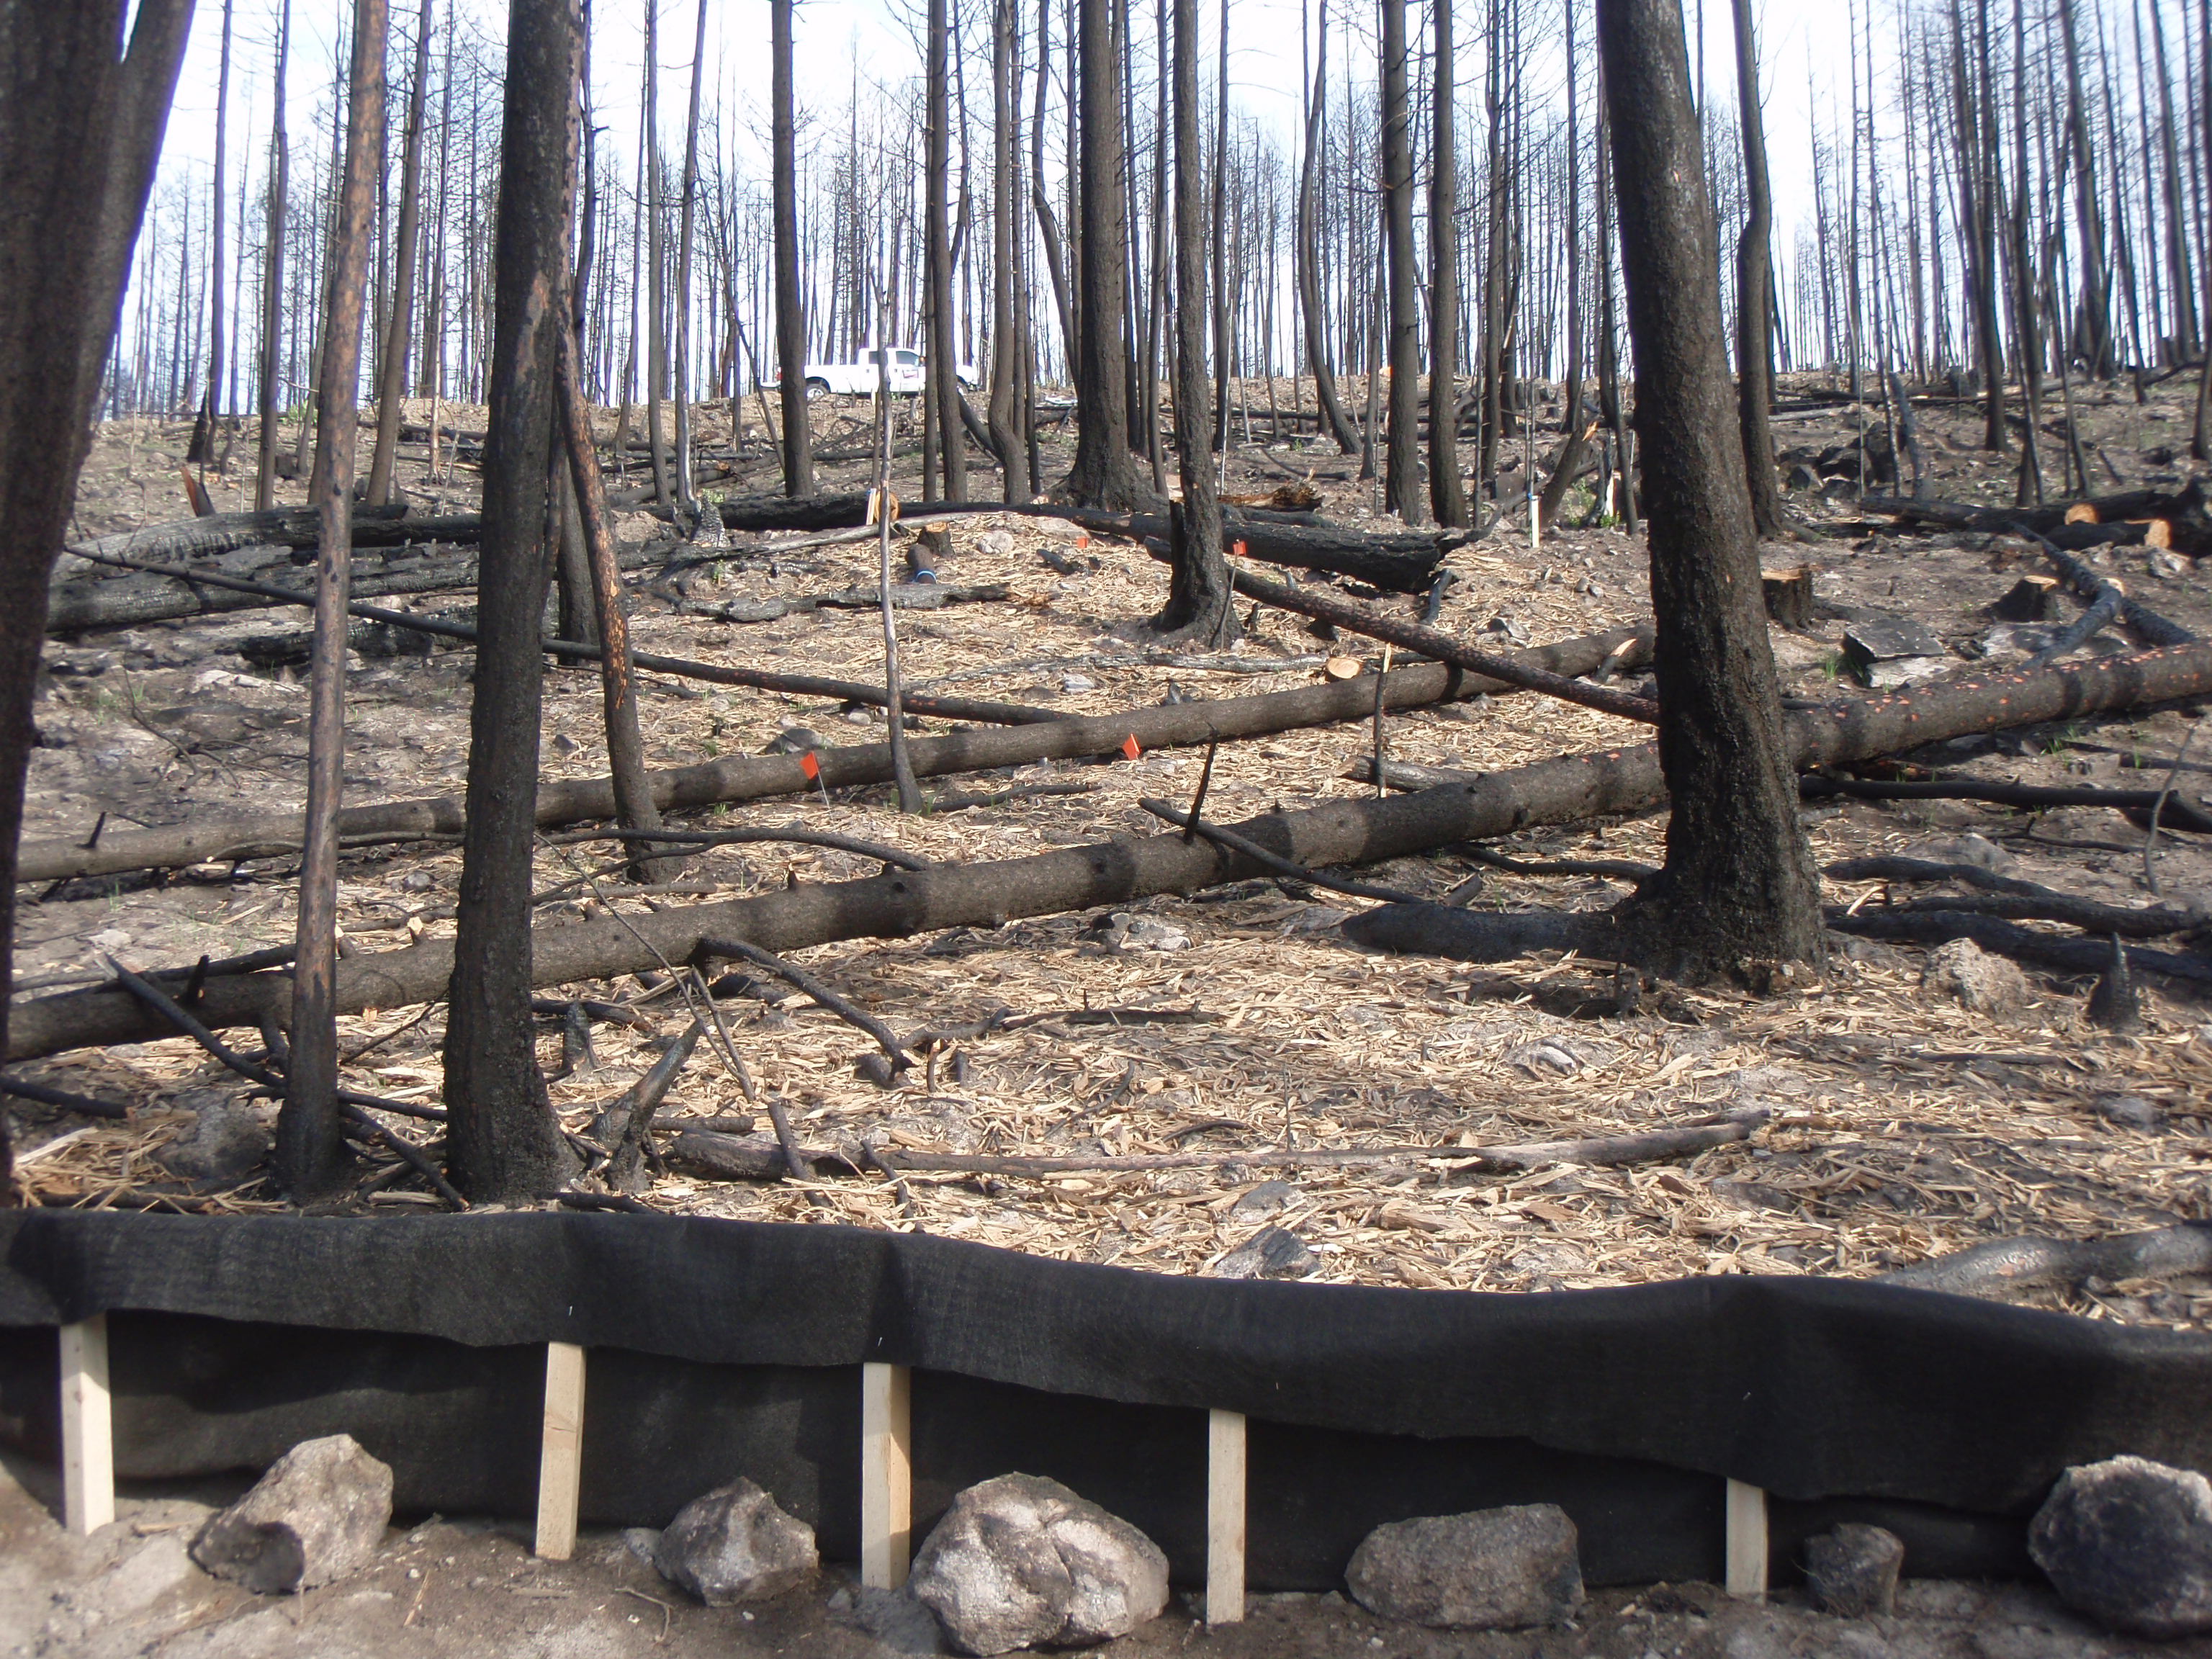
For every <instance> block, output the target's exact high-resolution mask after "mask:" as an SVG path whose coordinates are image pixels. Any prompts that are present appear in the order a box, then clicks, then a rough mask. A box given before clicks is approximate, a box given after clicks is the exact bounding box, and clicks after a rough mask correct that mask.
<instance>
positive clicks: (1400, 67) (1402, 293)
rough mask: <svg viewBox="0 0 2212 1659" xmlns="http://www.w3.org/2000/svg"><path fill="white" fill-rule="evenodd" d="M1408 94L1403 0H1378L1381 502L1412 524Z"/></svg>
mask: <svg viewBox="0 0 2212 1659" xmlns="http://www.w3.org/2000/svg"><path fill="white" fill-rule="evenodd" d="M1412 118H1413V116H1412V111H1411V109H1410V108H1409V107H1408V100H1407V95H1406V0H1383V241H1384V246H1385V250H1386V252H1388V254H1389V306H1390V311H1389V364H1390V408H1389V428H1388V431H1387V435H1386V439H1385V449H1384V454H1383V500H1384V502H1385V504H1386V505H1387V506H1388V507H1389V508H1390V509H1391V510H1392V511H1393V512H1395V513H1397V514H1398V515H1399V516H1400V517H1401V518H1402V519H1404V520H1405V521H1406V522H1407V524H1409V525H1411V524H1425V523H1427V522H1428V517H1429V507H1428V501H1427V500H1426V498H1425V492H1424V490H1423V489H1422V488H1421V441H1420V432H1419V425H1420V418H1421V416H1420V408H1421V402H1420V374H1421V314H1420V307H1419V302H1418V301H1417V300H1416V298H1415V295H1414V292H1413V145H1412V142H1411V135H1410V133H1409V132H1408V131H1407V129H1408V127H1409V126H1410V125H1411V122H1412Z"/></svg>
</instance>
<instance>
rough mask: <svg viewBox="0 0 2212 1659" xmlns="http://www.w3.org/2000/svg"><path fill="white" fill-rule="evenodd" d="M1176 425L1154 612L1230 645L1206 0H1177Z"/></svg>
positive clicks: (1233, 616) (1173, 104) (1169, 629)
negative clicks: (1218, 458)
mask: <svg viewBox="0 0 2212 1659" xmlns="http://www.w3.org/2000/svg"><path fill="white" fill-rule="evenodd" d="M1174 13H1175V21H1174V29H1175V50H1174V68H1173V71H1172V72H1173V76H1174V85H1173V87H1172V88H1171V90H1170V95H1169V99H1168V106H1169V108H1170V110H1172V111H1173V112H1174V114H1173V119H1174V123H1175V219H1176V225H1175V245H1176V267H1175V282H1176V294H1175V318H1176V337H1175V365H1174V367H1175V432H1176V471H1177V473H1178V474H1179V476H1180V477H1181V478H1182V501H1179V502H1176V504H1175V507H1174V511H1173V513H1172V514H1171V516H1170V525H1171V526H1172V528H1171V532H1170V548H1171V550H1172V551H1173V554H1174V561H1175V574H1174V577H1173V579H1172V582H1171V584H1170V587H1169V590H1168V602H1167V605H1166V608H1165V609H1164V610H1163V611H1161V612H1160V613H1159V615H1158V616H1157V617H1153V618H1152V626H1153V627H1154V628H1156V629H1159V630H1160V631H1161V632H1162V633H1165V634H1178V635H1185V636H1187V637H1189V638H1191V639H1193V640H1194V641H1204V642H1205V643H1206V644H1207V645H1209V646H1215V647H1218V646H1224V645H1227V644H1228V643H1229V642H1230V641H1232V640H1233V639H1235V638H1236V637H1237V611H1236V606H1235V598H1236V596H1235V594H1234V593H1233V592H1231V589H1230V585H1229V562H1228V561H1227V560H1226V559H1225V558H1224V557H1223V556H1222V554H1221V503H1220V501H1219V498H1218V496H1217V495H1216V494H1215V491H1214V486H1213V459H1212V454H1211V453H1210V452H1209V448H1208V445H1207V441H1206V440H1207V435H1208V433H1209V431H1210V430H1211V428H1212V422H1211V421H1210V420H1209V419H1208V418H1207V416H1208V414H1209V412H1210V411H1209V410H1207V408H1206V403H1207V387H1206V242H1205V230H1206V186H1205V185H1204V183H1203V182H1202V179H1201V176H1200V157H1199V150H1198V0H1174Z"/></svg>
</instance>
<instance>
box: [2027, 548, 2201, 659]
mask: <svg viewBox="0 0 2212 1659" xmlns="http://www.w3.org/2000/svg"><path fill="white" fill-rule="evenodd" d="M2043 551H2044V556H2045V557H2046V558H2048V559H2049V560H2050V561H2051V568H2053V569H2055V570H2057V572H2058V574H2059V575H2060V576H2061V577H2062V578H2063V579H2064V580H2065V583H2066V585H2067V586H2069V587H2070V588H2072V589H2073V590H2074V591H2075V592H2076V593H2078V594H2080V595H2081V597H2082V598H2083V599H2095V598H2096V597H2097V595H2098V593H2099V592H2100V591H2101V590H2102V589H2103V587H2104V586H2105V578H2104V577H2102V576H2100V575H2099V574H2097V573H2096V572H2095V571H2093V570H2092V569H2091V568H2089V567H2088V566H2087V565H2086V564H2083V563H2082V562H2081V560H2079V559H2077V558H2075V556H2073V555H2072V554H2070V553H2069V552H2067V551H2066V550H2064V549H2063V548H2061V547H2057V546H2055V545H2053V544H2051V543H2050V542H2049V541H2047V540H2046V541H2045V543H2044V547H2043ZM2120 621H2121V622H2122V623H2124V625H2125V626H2126V627H2128V628H2129V629H2131V630H2132V631H2133V632H2134V634H2135V635H2136V637H2137V638H2138V639H2140V640H2142V642H2143V643H2144V644H2146V645H2187V644H2188V643H2189V642H2190V641H2191V640H2193V639H2195V638H2196V637H2197V635H2194V634H2192V633H2191V632H2190V631H2189V630H2188V629H2185V628H2184V627H2183V626H2182V625H2181V624H2180V623H2176V622H2169V621H2167V620H2166V618H2165V617H2161V616H2160V615H2159V614H2158V612H2156V611H2151V610H2148V609H2146V608H2145V607H2144V605H2143V603H2142V601H2141V600H2140V599H2131V598H2128V597H2126V596H2123V597H2122V599H2121V601H2120Z"/></svg>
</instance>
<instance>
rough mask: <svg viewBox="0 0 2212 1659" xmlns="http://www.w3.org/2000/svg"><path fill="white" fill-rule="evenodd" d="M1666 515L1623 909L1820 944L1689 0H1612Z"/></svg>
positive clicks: (1651, 493) (1718, 945)
mask: <svg viewBox="0 0 2212 1659" xmlns="http://www.w3.org/2000/svg"><path fill="white" fill-rule="evenodd" d="M1597 17H1598V46H1599V49H1600V52H1601V54H1602V56H1603V59H1604V64H1605V76H1606V96H1607V101H1608V103H1609V105H1610V106H1611V112H1612V122H1613V161H1614V167H1615V170H1616V172H1617V173H1618V176H1619V179H1620V192H1619V200H1620V234H1621V256H1622V262H1623V264H1624V265H1625V267H1626V276H1627V278H1628V316H1629V329H1630V332H1631V336H1632V338H1633V340H1634V342H1635V347H1636V393H1637V396H1636V420H1637V427H1638V435H1639V437H1640V438H1641V440H1642V444H1643V451H1644V504H1645V511H1646V513H1647V515H1648V518H1649V520H1650V549H1651V602H1652V612H1653V616H1654V617H1655V619H1656V624H1657V628H1656V640H1655V660H1656V669H1657V677H1658V689H1659V706H1660V710H1661V715H1660V724H1659V754H1660V764H1661V767H1662V769H1663V771H1664V772H1665V775H1666V778H1667V787H1668V795H1669V796H1670V798H1671V799H1672V800H1673V801H1674V811H1673V815H1672V817H1670V818H1669V820H1668V829H1667V862H1666V865H1665V866H1664V868H1662V870H1661V872H1659V874H1658V875H1657V876H1656V877H1654V878H1652V879H1651V880H1650V881H1648V882H1646V883H1645V884H1644V885H1643V886H1642V887H1641V888H1639V889H1638V891H1637V892H1636V894H1635V895H1634V896H1632V898H1631V899H1629V900H1628V901H1627V902H1626V904H1625V905H1624V906H1623V907H1622V909H1621V912H1620V920H1621V922H1622V926H1623V927H1624V929H1625V930H1626V933H1627V934H1628V936H1629V937H1630V938H1631V939H1634V940H1636V941H1637V943H1638V946H1639V948H1640V951H1641V954H1642V955H1643V957H1644V959H1645V960H1647V961H1649V962H1651V963H1654V964H1656V965H1661V966H1663V967H1664V968H1666V969H1668V971H1670V972H1677V973H1683V974H1686V975H1692V976H1697V977H1708V976H1712V975H1725V976H1728V977H1730V978H1734V979H1738V980H1741V981H1746V982H1748V983H1752V984H1754V985H1756V984H1759V983H1761V982H1764V981H1771V978H1772V977H1773V975H1774V974H1775V973H1776V972H1777V970H1778V969H1783V968H1784V966H1785V965H1786V964H1790V963H1819V962H1820V960H1821V959H1822V946H1823V934H1822V932H1821V923H1820V890H1819V886H1818V884H1817V883H1816V881H1815V879H1814V872H1813V865H1812V859H1811V855H1810V854H1809V852H1808V849H1807V847H1806V844H1805V839H1804V833H1803V831H1802V829H1800V828H1799V826H1798V822H1797V790H1796V776H1795V768H1794V765H1793V759H1794V757H1793V754H1792V745H1791V744H1790V736H1789V733H1788V732H1787V730H1786V729H1785V727H1784V724H1783V718H1782V694H1781V686H1780V683H1779V681H1778V678H1777V677H1776V674H1775V671H1774V659H1773V655H1772V653H1771V649H1770V648H1769V646H1768V644H1767V632H1766V617H1765V612H1764V611H1763V610H1762V608H1761V603H1760V589H1759V556H1758V547H1757V542H1756V538H1755V536H1754V533H1753V526H1752V520H1751V502H1750V498H1749V495H1748V493H1747V490H1746V489H1745V486H1744V482H1743V448H1742V445H1741V441H1740V440H1739V439H1738V438H1737V436H1736V435H1735V433H1734V432H1732V430H1731V428H1732V427H1733V426H1734V424H1735V423H1734V422H1731V421H1730V420H1729V403H1730V401H1731V398H1730V396H1729V392H1730V388H1729V374H1728V356H1727V351H1726V349H1725V346H1724V344H1723V341H1724V338H1725V336H1724V334H1723V329H1722V325H1721V309H1720V294H1719V285H1718V281H1717V276H1718V270H1719V262H1718V258H1717V250H1716V249H1715V247H1714V246H1713V238H1714V222H1713V217H1712V210H1711V204H1710V202H1709V201H1708V199H1707V197H1706V194H1705V156H1704V153H1703V145H1702V143H1700V140H1699V130H1698V117H1697V113H1696V110H1695V108H1694V106H1693V105H1692V88H1691V82H1690V66H1689V56H1688V51H1687V47H1686V43H1685V41H1684V39H1683V30H1682V12H1681V7H1680V3H1679V0H1599V4H1598V10H1597Z"/></svg>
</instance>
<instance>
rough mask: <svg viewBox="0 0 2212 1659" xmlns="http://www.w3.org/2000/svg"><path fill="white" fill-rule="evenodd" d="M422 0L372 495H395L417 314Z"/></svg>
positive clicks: (425, 16)
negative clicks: (401, 420) (402, 412)
mask: <svg viewBox="0 0 2212 1659" xmlns="http://www.w3.org/2000/svg"><path fill="white" fill-rule="evenodd" d="M431 3H432V0H422V14H421V15H420V16H419V17H417V18H416V26H415V81H414V84H413V85H412V86H411V87H410V88H408V93H407V134H406V137H405V138H404V140H403V141H402V143H401V147H400V161H399V223H398V230H397V231H396V232H395V233H394V234H393V237H392V242H393V246H392V308H391V311H390V313H389V315H388V316H387V317H386V321H385V325H384V362H383V363H382V365H381V366H380V369H379V372H378V374H377V379H376V448H375V451H374V453H372V454H371V455H370V457H369V461H368V499H369V501H371V502H372V503H374V505H376V506H379V507H381V506H382V505H384V504H385V503H386V502H387V501H390V500H391V499H392V467H393V465H394V463H395V462H396V461H397V460H398V453H399V404H400V399H401V398H404V397H405V396H406V395H407V348H408V342H409V340H410V331H411V329H412V328H413V325H414V318H415V278H416V254H417V252H418V248H417V246H416V245H417V243H418V241H419V240H420V237H421V231H422V114H423V111H424V109H425V107H426V106H428V101H429V95H430V7H431Z"/></svg>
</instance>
